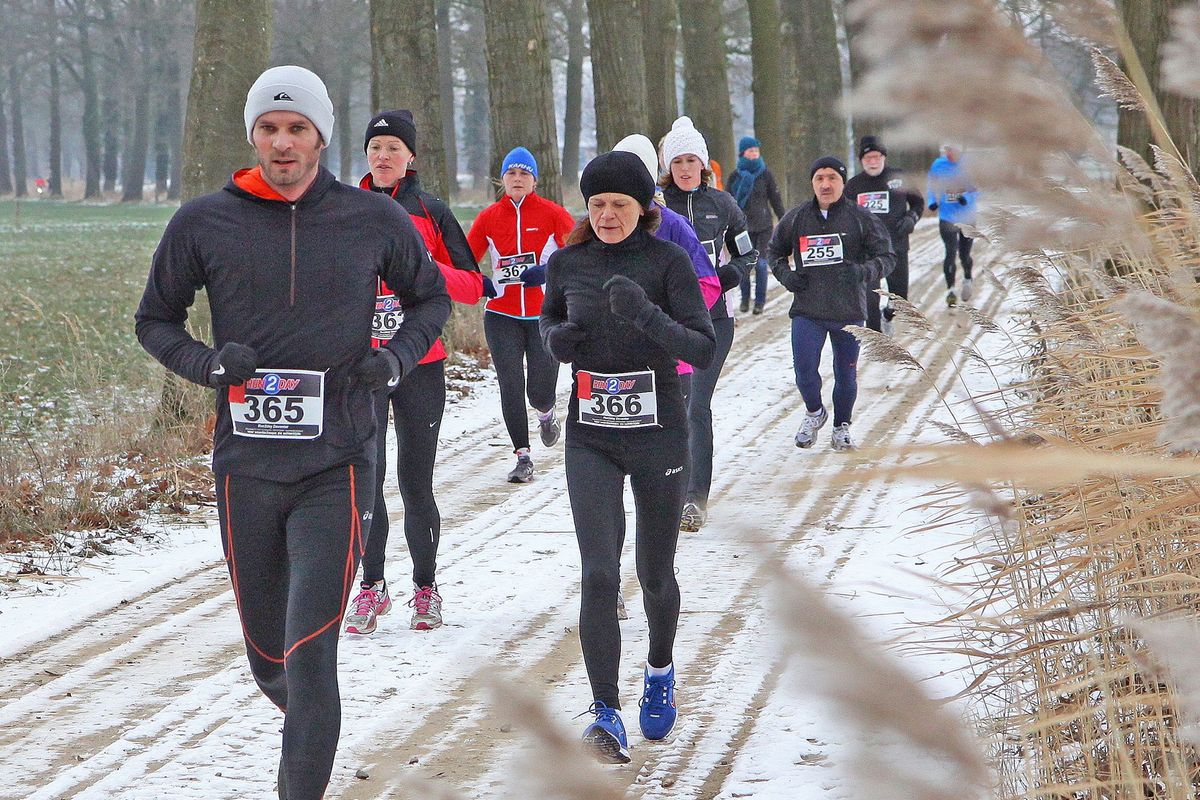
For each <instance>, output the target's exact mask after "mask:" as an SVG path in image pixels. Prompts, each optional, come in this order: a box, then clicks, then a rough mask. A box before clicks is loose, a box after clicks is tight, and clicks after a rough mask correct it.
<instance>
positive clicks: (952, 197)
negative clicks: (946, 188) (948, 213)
mask: <svg viewBox="0 0 1200 800" xmlns="http://www.w3.org/2000/svg"><path fill="white" fill-rule="evenodd" d="M961 197H962V193H961V192H946V202H947V203H957V202H958V201H959V199H960V198H961Z"/></svg>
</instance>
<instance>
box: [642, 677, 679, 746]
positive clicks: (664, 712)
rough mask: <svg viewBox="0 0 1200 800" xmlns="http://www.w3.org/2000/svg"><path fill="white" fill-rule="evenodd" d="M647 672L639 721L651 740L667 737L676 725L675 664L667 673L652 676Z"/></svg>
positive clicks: (644, 734)
mask: <svg viewBox="0 0 1200 800" xmlns="http://www.w3.org/2000/svg"><path fill="white" fill-rule="evenodd" d="M643 674H645V678H646V686H645V688H644V689H643V690H642V701H641V703H639V705H640V706H641V707H642V712H641V714H640V715H639V720H638V721H639V722H641V724H642V736H645V737H646V738H647V739H649V740H651V741H656V740H658V739H665V738H666V737H667V734H668V733H670V732H671V729H672V728H674V727H675V717H676V716H678V712H677V711H676V710H675V665H674V664H672V665H671V671H670V672H668V673H667V674H666V675H662V676H659V677H652V676H651V675H649V674H648V673H643Z"/></svg>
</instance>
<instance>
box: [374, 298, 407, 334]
mask: <svg viewBox="0 0 1200 800" xmlns="http://www.w3.org/2000/svg"><path fill="white" fill-rule="evenodd" d="M401 322H404V309H402V308H400V300H399V298H397V297H396V296H395V295H392V294H381V295H377V296H376V297H375V316H373V317H372V318H371V338H372V339H379V340H381V341H384V342H386V341H390V340H391V338H392V336H394V335H395V333H396V329H397V328H399V327H400V323H401Z"/></svg>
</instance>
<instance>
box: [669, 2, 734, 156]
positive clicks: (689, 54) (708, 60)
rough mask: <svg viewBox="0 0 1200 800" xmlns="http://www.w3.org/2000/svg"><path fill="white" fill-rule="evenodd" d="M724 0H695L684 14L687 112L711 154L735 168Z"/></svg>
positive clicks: (682, 18)
mask: <svg viewBox="0 0 1200 800" xmlns="http://www.w3.org/2000/svg"><path fill="white" fill-rule="evenodd" d="M721 21H722V15H721V0H692V2H689V3H688V9H687V13H685V14H682V15H681V19H680V30H681V32H682V35H683V80H684V87H683V113H685V114H687V115H688V116H689V117H691V118H692V122H693V123H695V125H696V129H697V130H699V131H700V132H701V133H703V134H704V139H705V141H706V142H708V156H709V158H715V159H716V160H717V161H719V162H720V163H721V166H722V168H723V169H724V171H725V174H729V173H730V172H732V171H733V170H732V169H731V167H732V166H733V162H732V161H731V159H732V158H733V109H732V108H731V107H730V105H729V79H728V77H727V76H726V74H725V36H724V35H723V33H722V29H721Z"/></svg>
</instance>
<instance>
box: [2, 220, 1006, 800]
mask: <svg viewBox="0 0 1200 800" xmlns="http://www.w3.org/2000/svg"><path fill="white" fill-rule="evenodd" d="M935 231H936V224H934V225H930V224H929V223H925V224H923V225H922V226H921V228H920V230H919V232H918V235H917V237H916V239H915V242H914V247H913V250H912V254H911V264H912V274H913V281H912V284H913V286H912V291H911V295H912V298H911V299H912V300H913V302H914V303H915V304H916V305H917V306H918V307H920V308H923V309H925V310H926V311H927V312H928V313H929V314H930V317H931V320H932V322H933V324H934V325H935V327H936V328H937V329H938V331H939V336H938V337H936V338H934V339H933V340H931V341H928V342H918V341H917V340H915V339H912V338H911V337H908V336H906V335H905V333H904V332H903V331H901V332H900V334H899V337H898V338H899V340H900V342H901V343H902V344H905V345H906V346H909V347H910V349H911V350H912V352H913V354H914V355H915V356H916V357H917V358H918V359H919V360H920V361H921V362H922V363H923V364H924V365H925V366H926V367H927V370H928V373H929V376H930V377H931V378H934V379H935V380H936V383H937V385H939V386H941V387H942V389H943V391H944V392H945V393H946V394H947V395H948V396H950V397H955V396H958V397H961V388H960V387H959V386H958V384H957V380H958V379H957V378H956V377H954V374H953V367H952V362H953V360H954V359H955V358H958V353H957V349H958V347H960V346H961V345H962V344H963V343H964V342H965V341H966V340H967V339H970V338H972V337H975V336H976V335H977V329H975V328H973V327H971V326H970V325H969V322H968V320H967V318H966V315H965V314H964V313H962V312H955V313H951V312H948V311H947V310H946V309H945V306H944V302H943V292H944V289H943V287H942V279H941V264H940V261H941V253H940V250H941V244H940V241H939V240H938V238H937V235H936V232H935ZM990 260H991V257H990V254H989V253H988V252H987V251H986V250H982V251H981V252H980V254H979V258H977V271H979V270H981V269H986V268H987V266H988V265H989V263H990ZM976 287H977V296H976V298H974V304H975V305H977V306H978V307H980V308H981V309H984V310H985V311H988V312H989V313H994V312H995V311H996V310H997V309H998V307H999V303H1000V298H999V297H998V296H995V295H994V294H993V290H992V287H991V285H990V283H989V282H988V281H986V280H977V281H976ZM786 312H787V306H786V301H785V298H783V297H782V296H781V295H780V294H773V295H772V298H771V300H770V301H769V303H768V306H767V313H766V314H764V315H763V316H760V317H751V316H744V317H741V318H740V319H739V324H738V331H737V336H736V340H735V343H734V350H733V352H732V354H731V355H730V358H729V361H728V363H727V365H726V368H725V375H724V377H723V379H722V382H721V383H720V384H719V386H718V389H717V395H716V398H715V401H714V408H715V409H716V416H717V420H716V441H717V448H716V449H717V463H716V478H715V481H714V485H713V492H712V498H711V501H710V511H711V518H710V520H709V524H708V525H707V526H706V527H705V528H704V529H703V530H702V531H701V532H700V533H698V534H683V535H682V536H681V540H680V546H679V553H678V559H677V565H678V573H679V581H680V584H681V587H682V591H683V613H682V617H681V621H680V627H679V636H678V640H677V646H676V664H677V665H678V671H679V703H680V709H681V714H680V721H679V724H678V726H677V728H676V730H675V732H674V733H673V734H672V736H671V737H670V738H669V739H668V740H666V741H664V742H659V743H648V742H645V741H643V740H642V739H641V737H640V735H639V734H637V733H636V728H637V723H636V716H637V712H636V699H637V697H638V694H639V692H640V685H641V665H642V663H643V659H644V657H645V656H644V654H645V647H646V630H645V625H644V617H643V616H642V614H641V610H640V602H639V598H640V596H639V594H638V589H637V583H636V579H635V578H634V576H633V569H632V558H627V559H626V564H625V566H626V576H625V586H624V590H625V596H626V598H627V600H628V603H629V608H630V612H631V619H630V620H629V621H628V622H625V623H623V628H622V630H623V633H624V636H625V641H624V657H623V661H622V670H623V680H624V684H623V699H624V701H625V706H626V708H627V709H628V711H627V712H626V719H627V722H628V723H630V724H631V729H632V731H633V732H632V733H631V736H630V743H631V746H632V751H633V756H634V761H633V763H632V764H630V765H628V766H626V767H619V768H616V767H614V768H609V770H608V772H609V773H610V775H612V776H613V777H615V778H616V779H618V780H619V781H621V782H623V783H625V784H626V785H628V787H629V788H628V791H627V795H628V796H629V797H646V798H653V797H666V796H670V797H673V798H735V797H754V798H764V799H765V798H781V799H782V798H788V799H789V800H805V799H807V798H839V797H847V796H849V795H848V794H847V791H848V790H847V788H846V786H847V783H846V775H845V769H846V766H845V760H844V756H845V753H846V752H847V748H848V746H849V745H851V744H853V743H854V742H855V741H860V740H861V739H862V732H860V731H856V730H854V729H853V728H851V727H850V726H848V725H847V724H846V723H844V722H842V721H841V720H839V719H837V718H836V717H835V715H834V714H833V713H832V711H831V709H830V708H829V707H828V706H827V705H826V704H825V703H824V702H823V701H822V700H821V699H820V698H818V697H816V696H815V695H814V694H813V692H811V691H807V690H806V688H805V686H806V676H805V675H803V674H801V673H799V672H798V668H797V667H795V666H792V665H791V664H790V662H789V661H787V660H785V659H782V658H781V657H780V654H779V652H778V647H777V637H776V636H775V634H774V630H773V627H772V622H771V620H770V612H769V610H768V609H769V603H768V599H767V596H766V592H764V591H763V589H764V586H765V585H766V583H767V581H768V576H767V574H766V572H765V570H764V569H763V568H762V566H761V562H760V560H759V557H758V555H757V553H758V552H759V549H760V548H765V549H766V551H767V552H769V553H771V554H772V557H778V559H779V560H780V561H781V562H782V563H785V564H786V565H787V566H788V567H789V568H791V569H793V570H795V571H796V572H798V573H800V574H803V575H805V576H808V577H809V578H810V579H812V580H813V581H815V582H817V583H819V584H820V585H822V586H825V587H826V588H827V591H828V592H829V593H830V595H831V596H832V597H833V598H834V600H835V602H836V604H837V605H839V606H840V607H842V608H844V609H846V610H848V611H849V612H850V613H852V614H854V615H855V616H856V617H857V618H858V619H859V620H860V621H861V623H862V625H863V626H864V627H865V628H866V629H867V630H868V631H869V632H870V633H871V635H873V636H874V637H875V638H877V639H878V640H880V641H890V640H894V639H895V638H896V637H898V636H900V635H908V636H911V633H912V631H911V624H912V622H913V621H915V620H927V619H931V618H935V617H938V616H940V613H941V611H942V608H941V607H940V606H939V605H938V604H937V602H936V593H935V592H934V591H933V590H932V589H931V586H932V583H931V580H930V579H931V577H932V576H935V575H937V574H938V572H939V569H940V567H941V566H943V565H944V563H945V562H946V560H947V559H948V558H949V557H950V554H951V550H949V549H948V548H949V547H950V546H951V545H953V544H956V543H957V542H958V541H959V540H961V539H962V538H963V537H964V536H965V535H966V534H968V533H969V532H970V531H969V528H968V527H967V526H968V525H969V523H963V525H960V526H957V527H956V526H946V527H943V528H940V529H939V528H934V529H926V528H925V527H924V526H926V525H927V524H928V523H929V521H930V518H931V517H932V516H933V515H934V514H935V511H934V510H930V509H928V508H926V507H924V505H925V503H926V502H927V499H928V498H926V497H923V495H924V494H925V493H926V492H928V490H929V489H930V487H929V486H921V485H916V484H906V483H899V482H894V481H887V482H884V481H875V482H871V483H865V484H864V483H857V482H853V481H850V480H848V479H847V478H846V476H845V475H844V474H842V470H843V469H845V468H846V467H850V468H851V470H853V469H855V468H860V467H864V466H867V465H869V460H868V457H867V456H866V455H864V454H836V453H834V452H832V451H831V450H830V449H829V443H828V433H829V431H828V429H826V430H825V431H822V434H823V436H822V438H821V440H820V442H819V443H818V445H817V446H816V447H815V448H813V449H812V450H809V451H800V450H797V449H796V448H795V447H794V446H793V444H792V434H793V433H794V431H795V429H796V428H797V426H798V425H799V422H800V417H801V414H802V404H801V403H800V401H799V397H798V395H797V392H796V390H795V387H794V385H793V383H792V373H791V356H790V344H789V331H788V325H787V317H786ZM827 356H828V354H827ZM825 374H826V375H827V376H828V375H829V374H830V369H829V365H828V358H827V363H826V365H825ZM564 376H565V371H564ZM859 383H860V388H859V401H858V407H857V410H856V414H855V426H854V432H855V436H856V437H857V439H858V440H859V442H860V443H861V444H878V445H888V444H892V443H908V442H912V441H915V440H920V441H929V442H932V441H939V440H941V438H942V437H941V435H940V434H939V433H938V432H937V431H936V430H935V429H934V428H933V426H931V425H930V420H932V419H941V420H944V421H948V420H949V418H948V416H947V412H946V410H945V408H944V407H943V406H942V404H941V403H940V401H939V400H938V399H937V397H936V394H935V393H934V392H933V391H932V390H931V389H930V382H929V381H928V380H924V379H922V378H920V377H919V376H918V375H917V374H915V373H913V372H899V371H897V370H896V369H895V368H894V367H893V366H891V365H888V364H879V363H866V362H865V360H864V363H862V364H861V366H860V373H859ZM565 384H566V381H565V380H564V381H560V386H562V387H565ZM829 388H830V387H829V384H828V383H827V386H826V392H827V393H828V391H829ZM534 455H535V461H536V463H537V467H538V478H537V480H536V481H535V482H534V483H532V484H530V485H526V486H512V485H509V484H506V483H505V482H504V476H505V474H506V472H507V471H508V469H509V468H510V467H511V464H510V461H511V455H510V453H509V450H508V446H507V441H506V438H505V434H504V427H503V424H502V422H501V420H500V414H499V403H498V400H497V396H496V391H495V387H494V384H493V383H490V382H488V383H485V384H481V385H480V386H479V387H478V388H477V390H476V391H475V392H474V393H473V394H472V395H471V396H469V397H467V398H465V399H463V400H461V401H459V402H457V403H455V404H453V405H451V406H450V407H449V408H448V410H447V414H446V419H445V422H444V424H443V429H442V441H441V451H440V456H439V463H438V472H437V485H438V487H439V496H438V501H439V504H440V506H441V509H442V513H443V516H444V523H443V538H442V552H441V554H440V558H439V582H440V584H441V591H442V595H443V597H444V599H445V616H446V625H445V626H444V627H443V628H442V629H440V630H438V631H435V632H432V633H417V632H412V631H409V630H407V624H406V623H407V613H408V610H407V609H406V608H404V607H403V605H402V604H400V605H398V607H397V609H396V610H395V611H393V613H392V614H390V615H389V616H386V617H383V618H382V619H381V624H380V629H379V631H378V632H377V633H376V634H375V635H374V636H372V637H368V638H356V639H349V638H343V640H342V648H341V672H340V676H341V687H342V695H343V728H342V739H341V745H340V749H339V752H338V758H337V762H336V764H335V767H334V775H333V781H332V783H331V785H330V787H329V792H328V795H327V796H328V797H329V798H342V799H344V800H351V799H353V798H357V799H359V800H366V798H400V797H404V796H411V795H410V793H409V792H408V791H406V790H405V785H406V782H407V781H409V780H411V779H412V778H414V777H418V778H423V779H427V780H429V781H432V782H434V783H435V784H441V785H443V786H445V787H447V788H450V789H453V790H455V791H457V792H459V793H461V795H462V796H463V797H471V798H493V797H502V796H515V795H512V794H507V793H506V789H505V786H504V784H505V776H506V774H507V773H508V772H509V770H510V766H509V765H510V761H511V758H512V757H513V756H514V754H516V753H517V752H518V751H520V750H521V749H522V748H523V747H524V743H525V741H526V740H525V738H524V736H523V734H522V731H521V729H520V727H519V725H518V726H515V727H514V726H513V725H512V724H511V723H512V722H513V721H512V720H507V719H504V718H503V715H502V714H500V713H499V712H497V711H496V710H495V708H494V706H493V704H492V701H491V699H489V695H488V694H487V693H486V691H485V687H486V685H487V682H488V681H489V680H490V679H492V678H493V677H496V676H499V675H506V674H512V675H515V676H517V677H518V678H519V679H520V680H521V681H522V682H524V683H525V684H528V685H531V686H534V687H536V688H537V689H539V691H541V692H542V693H544V696H545V702H546V704H547V707H548V709H549V710H550V712H551V714H552V715H553V716H555V717H556V718H558V719H560V720H561V721H562V722H563V724H564V725H565V726H568V729H569V730H571V732H572V735H575V734H576V729H581V728H582V723H583V721H582V720H572V719H571V717H573V716H574V715H576V714H578V713H580V712H581V711H583V710H584V709H585V708H586V707H587V705H588V702H589V701H590V696H589V692H588V689H587V681H586V678H585V674H584V671H583V665H582V661H581V657H580V653H579V643H578V638H577V636H576V634H575V625H576V615H577V612H578V554H577V550H576V547H575V542H574V534H573V530H572V525H571V518H570V508H569V506H568V503H567V498H566V491H565V488H566V487H565V482H564V478H563V472H562V448H561V447H556V448H554V449H552V450H550V451H549V452H544V451H543V452H539V451H535V454H534ZM391 474H394V471H392V472H391ZM389 483H390V484H391V486H392V489H391V492H392V495H391V499H390V502H389V508H390V509H391V510H392V515H393V520H396V521H398V520H399V519H400V518H401V515H402V507H401V503H400V500H399V497H398V495H396V494H395V488H394V486H395V484H394V483H393V482H392V481H389ZM626 507H627V510H629V511H630V512H631V510H632V501H631V500H629V499H628V498H627V503H626ZM630 529H631V530H632V525H631V527H630ZM393 531H394V535H393V536H392V537H391V541H390V542H389V548H390V553H389V564H390V570H389V576H390V577H391V579H392V581H393V582H394V585H396V586H397V587H399V586H403V585H404V584H405V580H404V578H405V575H406V573H407V570H408V561H407V554H406V552H405V548H404V539H403V536H402V535H400V529H399V526H398V524H397V522H393ZM630 540H631V541H630V542H629V543H628V544H627V546H628V547H632V537H630ZM130 550H131V551H130V552H126V553H119V554H117V555H114V556H105V557H102V558H95V559H92V560H90V561H88V562H86V563H85V564H84V565H83V566H82V567H81V568H80V569H79V571H78V572H77V573H76V574H73V575H71V576H68V577H63V578H60V579H55V580H49V579H46V578H27V579H22V582H21V583H20V584H19V585H18V586H17V588H16V589H14V590H10V591H9V592H8V594H7V595H6V596H4V597H0V659H2V660H0V663H2V665H3V668H2V669H0V775H4V776H6V779H5V780H3V781H0V800H9V799H10V798H14V799H15V798H28V800H49V798H81V799H82V798H96V799H98V798H106V799H107V798H129V799H130V800H133V799H134V798H145V799H146V800H161V798H172V799H173V798H197V799H199V798H203V799H204V800H225V799H232V798H274V797H275V791H274V783H275V767H276V763H277V758H278V746H279V731H280V726H281V716H280V715H279V713H278V712H277V711H276V710H275V709H274V707H273V706H272V705H271V704H270V703H269V702H268V701H267V700H266V699H265V698H264V697H262V696H261V695H260V694H259V693H258V691H257V689H256V688H255V687H254V684H253V681H252V679H251V678H250V675H249V672H248V670H247V668H246V665H245V658H244V653H243V649H242V640H241V634H240V628H239V626H238V621H237V616H236V612H235V610H234V604H233V598H232V593H231V591H230V588H229V585H228V580H227V576H226V572H225V566H224V562H223V561H222V558H221V549H220V543H219V535H218V532H217V529H216V525H215V511H212V512H211V513H208V514H205V515H203V517H202V518H199V519H197V521H196V524H195V526H193V527H173V528H171V529H163V530H161V531H159V533H158V535H156V536H155V537H154V538H153V539H152V540H151V541H149V542H146V543H140V544H139V545H138V546H137V547H136V548H133V547H130ZM396 593H397V594H399V593H400V592H399V591H397V592H396ZM908 652H910V651H906V653H908ZM906 660H907V662H908V663H907V665H906V666H907V667H908V669H909V671H910V672H912V673H913V674H914V675H916V676H918V677H921V678H923V679H929V680H927V681H926V683H925V686H926V687H927V689H928V691H930V692H931V693H932V694H934V695H938V696H948V695H951V694H954V693H955V692H957V691H959V690H960V689H961V688H962V686H963V683H964V678H963V676H962V674H961V673H958V672H955V670H956V669H958V668H961V666H962V664H961V663H959V662H954V661H951V660H949V659H947V658H945V657H936V656H931V655H930V656H926V655H917V656H914V655H911V654H910V655H907V656H906ZM359 770H363V771H364V772H365V774H368V775H369V777H367V778H356V777H355V774H356V772H357V771H359Z"/></svg>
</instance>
